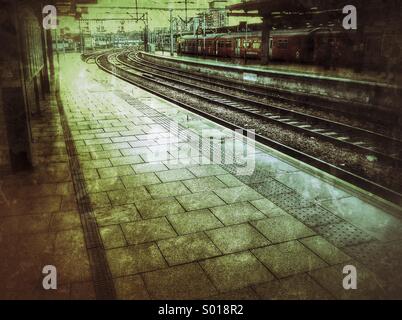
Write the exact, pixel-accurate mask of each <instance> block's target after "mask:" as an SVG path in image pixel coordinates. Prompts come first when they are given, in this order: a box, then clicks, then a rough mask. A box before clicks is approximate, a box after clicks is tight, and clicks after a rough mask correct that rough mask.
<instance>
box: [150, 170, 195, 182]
mask: <svg viewBox="0 0 402 320" xmlns="http://www.w3.org/2000/svg"><path fill="white" fill-rule="evenodd" d="M156 175H157V176H158V177H159V179H160V180H161V181H162V182H172V181H180V180H186V179H193V178H195V176H194V175H193V174H192V173H191V172H190V171H188V170H187V169H176V170H168V171H161V172H157V173H156Z"/></svg>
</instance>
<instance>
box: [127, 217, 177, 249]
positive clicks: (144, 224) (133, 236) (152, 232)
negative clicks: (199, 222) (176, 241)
mask: <svg viewBox="0 0 402 320" xmlns="http://www.w3.org/2000/svg"><path fill="white" fill-rule="evenodd" d="M121 227H122V229H123V233H124V236H125V238H126V239H127V242H128V243H129V244H141V243H145V242H151V241H157V240H161V239H166V238H171V237H175V236H177V234H176V232H175V231H174V230H173V228H172V226H171V225H170V224H169V222H168V221H167V220H166V218H156V219H147V220H142V221H136V222H130V223H125V224H122V226H121Z"/></svg>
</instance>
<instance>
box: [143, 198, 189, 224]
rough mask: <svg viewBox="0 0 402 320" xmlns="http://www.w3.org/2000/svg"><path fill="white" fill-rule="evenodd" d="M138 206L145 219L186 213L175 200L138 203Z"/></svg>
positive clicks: (167, 199) (165, 199)
mask: <svg viewBox="0 0 402 320" xmlns="http://www.w3.org/2000/svg"><path fill="white" fill-rule="evenodd" d="M136 206H137V208H138V211H139V212H140V213H141V216H142V217H143V218H144V219H150V218H156V217H162V216H166V215H169V214H175V213H180V212H184V209H183V207H182V206H181V205H180V203H179V202H177V200H176V199H175V198H164V199H156V200H146V201H138V202H136Z"/></svg>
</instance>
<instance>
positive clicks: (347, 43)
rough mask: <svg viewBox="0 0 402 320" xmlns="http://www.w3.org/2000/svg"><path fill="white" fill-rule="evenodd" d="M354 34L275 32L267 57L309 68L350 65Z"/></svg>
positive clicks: (318, 30)
mask: <svg viewBox="0 0 402 320" xmlns="http://www.w3.org/2000/svg"><path fill="white" fill-rule="evenodd" d="M355 40H356V33H354V32H350V31H349V32H344V31H333V30H330V29H327V28H315V29H301V30H275V31H272V32H271V34H270V39H269V57H270V59H271V60H273V61H287V62H296V63H313V64H319V65H322V64H337V65H340V64H343V65H345V64H347V63H348V62H350V63H351V64H353V62H354V59H355V56H354V55H355V51H356V50H355V49H356V48H355V47H354V45H353V44H354V43H356V42H355Z"/></svg>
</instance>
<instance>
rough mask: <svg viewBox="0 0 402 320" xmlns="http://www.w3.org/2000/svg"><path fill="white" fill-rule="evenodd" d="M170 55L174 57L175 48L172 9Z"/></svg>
mask: <svg viewBox="0 0 402 320" xmlns="http://www.w3.org/2000/svg"><path fill="white" fill-rule="evenodd" d="M169 11H170V55H171V56H172V57H173V55H174V54H173V51H174V46H173V40H174V39H173V9H170V10H169Z"/></svg>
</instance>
